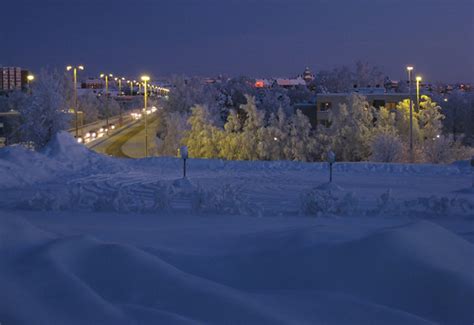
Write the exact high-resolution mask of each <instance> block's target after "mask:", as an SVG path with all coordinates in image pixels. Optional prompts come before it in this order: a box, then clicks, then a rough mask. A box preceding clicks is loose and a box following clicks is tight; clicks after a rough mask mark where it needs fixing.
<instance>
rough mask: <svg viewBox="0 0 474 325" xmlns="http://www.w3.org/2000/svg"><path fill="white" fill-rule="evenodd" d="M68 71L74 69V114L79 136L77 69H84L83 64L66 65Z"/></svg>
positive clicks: (77, 135) (77, 136)
mask: <svg viewBox="0 0 474 325" xmlns="http://www.w3.org/2000/svg"><path fill="white" fill-rule="evenodd" d="M66 70H67V71H71V70H73V81H74V116H75V119H76V123H75V124H76V138H79V116H78V109H77V70H84V66H83V65H77V66H72V65H68V66H67V67H66Z"/></svg>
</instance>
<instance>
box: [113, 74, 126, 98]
mask: <svg viewBox="0 0 474 325" xmlns="http://www.w3.org/2000/svg"><path fill="white" fill-rule="evenodd" d="M114 80H115V82H117V83H118V91H119V95H121V94H122V80H125V78H123V77H122V78H117V77H116V78H115V79H114Z"/></svg>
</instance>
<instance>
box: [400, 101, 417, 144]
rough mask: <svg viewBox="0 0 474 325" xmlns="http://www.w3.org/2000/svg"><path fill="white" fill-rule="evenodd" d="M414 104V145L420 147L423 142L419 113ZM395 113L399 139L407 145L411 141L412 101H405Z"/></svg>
mask: <svg viewBox="0 0 474 325" xmlns="http://www.w3.org/2000/svg"><path fill="white" fill-rule="evenodd" d="M415 106H416V104H415V103H413V143H414V145H419V144H420V143H421V141H422V134H421V130H420V127H419V124H418V113H417V112H416V110H415ZM394 113H395V127H396V129H397V131H398V135H399V137H400V138H401V139H402V141H403V142H404V143H406V144H408V143H409V141H410V101H409V100H408V99H405V100H403V101H401V102H399V103H398V104H397V107H396V109H395V110H394Z"/></svg>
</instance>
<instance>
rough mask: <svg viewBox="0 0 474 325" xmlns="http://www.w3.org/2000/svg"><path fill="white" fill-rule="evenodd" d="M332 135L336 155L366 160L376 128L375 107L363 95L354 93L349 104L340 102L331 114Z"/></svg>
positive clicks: (349, 99) (351, 159) (342, 157)
mask: <svg viewBox="0 0 474 325" xmlns="http://www.w3.org/2000/svg"><path fill="white" fill-rule="evenodd" d="M330 122H331V127H330V130H329V131H330V135H331V136H332V137H333V145H332V148H333V150H334V152H335V153H336V157H338V159H340V160H343V161H360V160H366V159H368V157H369V154H370V143H371V138H372V134H373V129H374V115H373V107H371V106H370V105H369V103H368V102H367V100H366V98H365V97H364V96H362V95H359V94H356V93H353V94H351V95H350V96H349V97H348V100H347V104H340V105H339V107H338V108H336V109H334V110H333V111H331V114H330Z"/></svg>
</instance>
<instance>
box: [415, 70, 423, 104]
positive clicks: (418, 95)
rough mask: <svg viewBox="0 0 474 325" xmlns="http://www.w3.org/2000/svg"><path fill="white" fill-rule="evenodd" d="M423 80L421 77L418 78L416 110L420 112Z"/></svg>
mask: <svg viewBox="0 0 474 325" xmlns="http://www.w3.org/2000/svg"><path fill="white" fill-rule="evenodd" d="M421 80H423V79H422V78H421V77H420V76H416V109H417V110H418V111H420V82H421Z"/></svg>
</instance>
